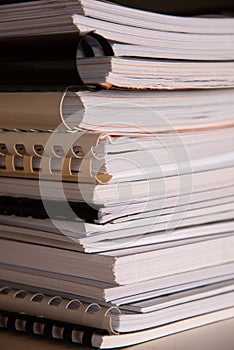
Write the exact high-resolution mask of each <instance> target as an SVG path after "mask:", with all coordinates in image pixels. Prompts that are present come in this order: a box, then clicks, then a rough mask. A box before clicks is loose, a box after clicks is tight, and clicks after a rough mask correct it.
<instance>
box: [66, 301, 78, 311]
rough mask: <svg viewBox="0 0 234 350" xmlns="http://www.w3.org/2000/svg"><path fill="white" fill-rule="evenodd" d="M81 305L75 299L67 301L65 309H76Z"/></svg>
mask: <svg viewBox="0 0 234 350" xmlns="http://www.w3.org/2000/svg"><path fill="white" fill-rule="evenodd" d="M80 307H81V302H80V301H79V300H77V299H74V300H71V301H69V303H68V304H67V305H66V309H68V310H78V309H79V308H80Z"/></svg>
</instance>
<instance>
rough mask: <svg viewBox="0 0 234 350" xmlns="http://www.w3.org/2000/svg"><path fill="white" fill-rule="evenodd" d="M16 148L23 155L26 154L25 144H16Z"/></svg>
mask: <svg viewBox="0 0 234 350" xmlns="http://www.w3.org/2000/svg"><path fill="white" fill-rule="evenodd" d="M15 150H16V153H18V154H19V155H21V156H23V155H24V154H26V149H25V147H24V145H23V144H16V145H15Z"/></svg>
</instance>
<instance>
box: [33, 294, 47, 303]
mask: <svg viewBox="0 0 234 350" xmlns="http://www.w3.org/2000/svg"><path fill="white" fill-rule="evenodd" d="M44 297H45V296H44V295H43V294H40V293H38V294H35V295H34V296H33V297H32V298H31V301H33V302H35V303H41V302H42V301H43V299H44Z"/></svg>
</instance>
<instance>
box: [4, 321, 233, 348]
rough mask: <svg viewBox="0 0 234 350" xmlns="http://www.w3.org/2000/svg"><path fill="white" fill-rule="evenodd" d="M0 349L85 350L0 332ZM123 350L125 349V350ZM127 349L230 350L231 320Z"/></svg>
mask: <svg viewBox="0 0 234 350" xmlns="http://www.w3.org/2000/svg"><path fill="white" fill-rule="evenodd" d="M0 349H1V350H25V349H30V350H31V349H32V350H71V349H83V350H84V349H87V350H88V348H84V347H80V346H77V345H75V346H72V345H64V344H63V343H53V342H49V341H46V340H44V339H38V338H36V339H35V338H33V337H26V336H24V335H16V334H11V333H8V332H7V331H0ZM125 349H126V348H125ZM128 349H129V350H233V349H234V319H232V320H227V321H223V322H219V323H214V324H212V325H208V326H204V327H200V328H197V329H193V330H190V331H186V332H183V333H178V334H175V335H171V336H168V337H165V338H161V339H158V340H155V341H151V342H148V343H144V344H140V345H137V346H134V347H130V348H128Z"/></svg>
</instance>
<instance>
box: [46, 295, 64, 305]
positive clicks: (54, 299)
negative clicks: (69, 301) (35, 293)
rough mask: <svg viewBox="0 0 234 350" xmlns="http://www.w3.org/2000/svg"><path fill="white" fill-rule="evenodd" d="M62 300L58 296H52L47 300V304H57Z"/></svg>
mask: <svg viewBox="0 0 234 350" xmlns="http://www.w3.org/2000/svg"><path fill="white" fill-rule="evenodd" d="M61 302H62V298H60V297H53V298H52V299H50V300H49V302H48V305H51V306H59V305H60V304H61Z"/></svg>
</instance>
